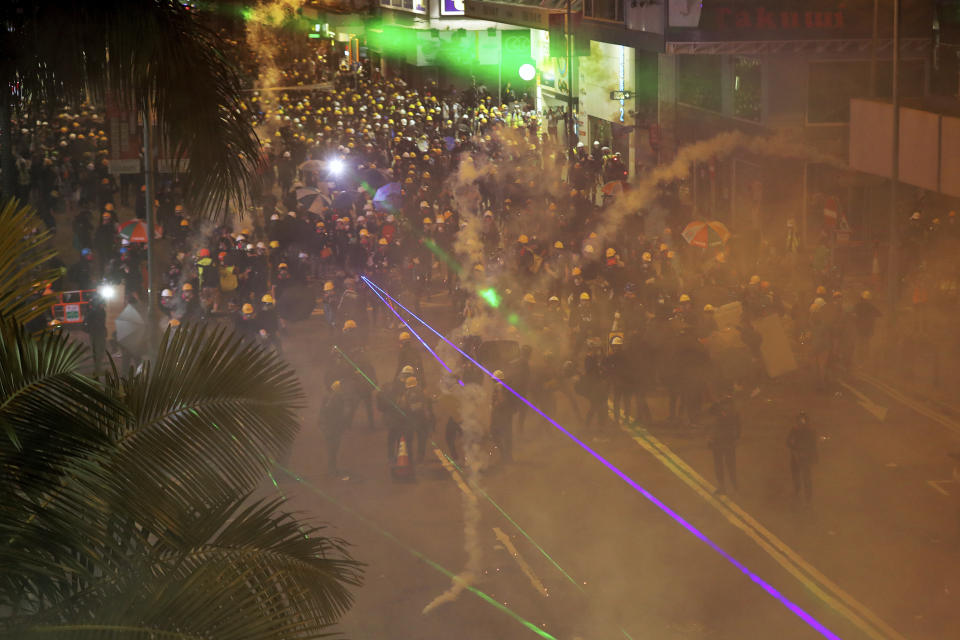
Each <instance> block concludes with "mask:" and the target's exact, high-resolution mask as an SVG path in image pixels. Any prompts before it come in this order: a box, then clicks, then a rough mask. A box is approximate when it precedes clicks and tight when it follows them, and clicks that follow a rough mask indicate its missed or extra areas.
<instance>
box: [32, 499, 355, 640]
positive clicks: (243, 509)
mask: <svg viewBox="0 0 960 640" xmlns="http://www.w3.org/2000/svg"><path fill="white" fill-rule="evenodd" d="M280 506H281V501H280V500H277V499H271V500H261V501H256V502H253V503H247V502H246V501H245V500H242V499H241V500H237V501H234V502H232V503H224V504H222V505H219V506H216V507H213V508H211V509H210V510H209V511H206V512H202V513H200V512H198V513H196V514H194V517H193V518H192V526H191V527H189V528H188V529H187V530H188V531H189V532H190V533H189V535H188V536H187V537H185V538H178V539H176V540H171V539H166V540H165V539H164V536H163V535H160V536H158V537H156V538H155V542H154V544H153V545H152V546H153V552H152V554H151V557H150V559H149V560H148V561H147V562H145V563H143V564H140V565H139V566H137V567H135V570H133V571H128V572H127V573H126V574H124V575H123V576H121V577H120V578H119V579H117V580H103V581H101V583H100V584H98V585H96V586H95V587H94V588H91V589H89V590H88V591H87V593H85V594H83V597H80V598H77V599H75V600H74V601H72V602H70V603H67V605H66V606H62V607H59V608H57V609H52V610H47V611H45V612H44V614H43V615H44V618H45V619H50V618H51V617H53V618H57V617H59V618H67V619H76V618H77V617H78V616H83V617H85V618H86V624H85V625H82V626H80V627H77V626H74V625H54V624H52V623H50V624H48V625H47V626H40V623H38V621H37V620H32V621H31V624H29V625H27V631H32V632H33V633H35V634H36V635H37V637H45V636H46V635H57V634H61V635H62V634H68V633H70V632H72V631H74V630H80V629H85V630H88V631H90V632H97V634H96V635H95V637H100V635H103V637H110V638H113V637H116V638H121V637H122V638H139V637H143V636H142V635H141V634H142V633H144V630H151V631H156V632H157V634H158V635H157V637H180V636H168V635H166V634H168V633H169V632H178V633H182V634H184V636H183V637H188V638H192V637H203V638H209V637H216V638H224V639H231V640H232V639H236V640H241V639H247V638H250V639H254V638H263V637H270V638H275V639H277V640H285V639H290V640H293V639H299V638H318V637H326V636H327V635H328V634H327V633H326V631H327V630H328V629H329V627H330V625H332V624H334V623H335V622H336V621H337V620H338V619H339V617H340V616H341V615H342V614H343V612H345V611H346V610H347V608H348V607H349V606H350V604H351V603H352V596H351V594H350V592H349V589H348V585H352V586H357V585H359V584H360V583H361V564H360V563H358V562H356V561H354V560H353V559H351V558H350V557H349V555H348V553H347V552H346V547H345V543H343V542H342V541H341V540H338V539H335V538H326V537H324V536H322V535H321V532H322V527H316V526H311V525H308V524H305V523H301V522H299V521H298V520H297V519H296V518H294V517H293V516H292V515H291V514H289V513H284V512H282V511H280ZM225 521H227V522H228V524H227V525H226V526H224V522H225ZM181 545H185V546H181ZM148 565H149V566H152V567H154V568H155V569H154V571H153V573H151V574H149V575H144V573H146V572H147V570H146V569H145V567H146V566H148ZM145 578H146V579H145ZM108 632H110V633H113V634H114V635H110V634H109V633H108Z"/></svg>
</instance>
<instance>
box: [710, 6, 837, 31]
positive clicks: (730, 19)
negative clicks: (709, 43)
mask: <svg viewBox="0 0 960 640" xmlns="http://www.w3.org/2000/svg"><path fill="white" fill-rule="evenodd" d="M713 13H714V16H715V19H716V28H718V29H760V30H771V31H772V30H785V29H842V28H843V27H845V26H846V24H845V22H844V17H843V11H780V10H776V9H767V8H764V7H757V8H756V9H755V10H749V11H748V10H744V9H738V10H734V9H733V8H732V7H717V8H716V10H715V11H714V12H713Z"/></svg>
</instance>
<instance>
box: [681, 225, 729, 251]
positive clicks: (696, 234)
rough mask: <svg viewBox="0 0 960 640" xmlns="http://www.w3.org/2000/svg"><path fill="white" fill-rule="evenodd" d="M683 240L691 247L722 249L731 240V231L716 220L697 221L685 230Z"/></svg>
mask: <svg viewBox="0 0 960 640" xmlns="http://www.w3.org/2000/svg"><path fill="white" fill-rule="evenodd" d="M682 235H683V239H684V240H686V241H687V244H689V245H690V246H691V247H700V248H702V249H706V248H707V247H722V246H723V245H725V244H726V243H727V240H729V239H730V231H729V230H728V229H727V227H726V225H725V224H723V223H722V222H717V221H716V220H714V221H712V222H704V221H702V220H696V221H694V222H691V223H690V224H688V225H687V227H686V228H685V229H684V230H683V234H682Z"/></svg>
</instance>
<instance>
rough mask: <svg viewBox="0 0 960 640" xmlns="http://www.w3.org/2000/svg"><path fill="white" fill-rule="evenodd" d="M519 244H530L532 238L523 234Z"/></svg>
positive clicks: (518, 239) (518, 240)
mask: <svg viewBox="0 0 960 640" xmlns="http://www.w3.org/2000/svg"><path fill="white" fill-rule="evenodd" d="M517 242H519V243H520V244H527V243H528V242H530V238H528V237H527V236H526V234H523V233H521V234H520V237H519V238H517Z"/></svg>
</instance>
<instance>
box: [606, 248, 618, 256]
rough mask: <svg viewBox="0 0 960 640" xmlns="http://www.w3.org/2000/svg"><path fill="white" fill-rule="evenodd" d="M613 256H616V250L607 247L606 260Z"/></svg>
mask: <svg viewBox="0 0 960 640" xmlns="http://www.w3.org/2000/svg"><path fill="white" fill-rule="evenodd" d="M615 255H617V251H616V249H614V248H613V247H608V248H607V257H608V258H612V257H613V256H615Z"/></svg>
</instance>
